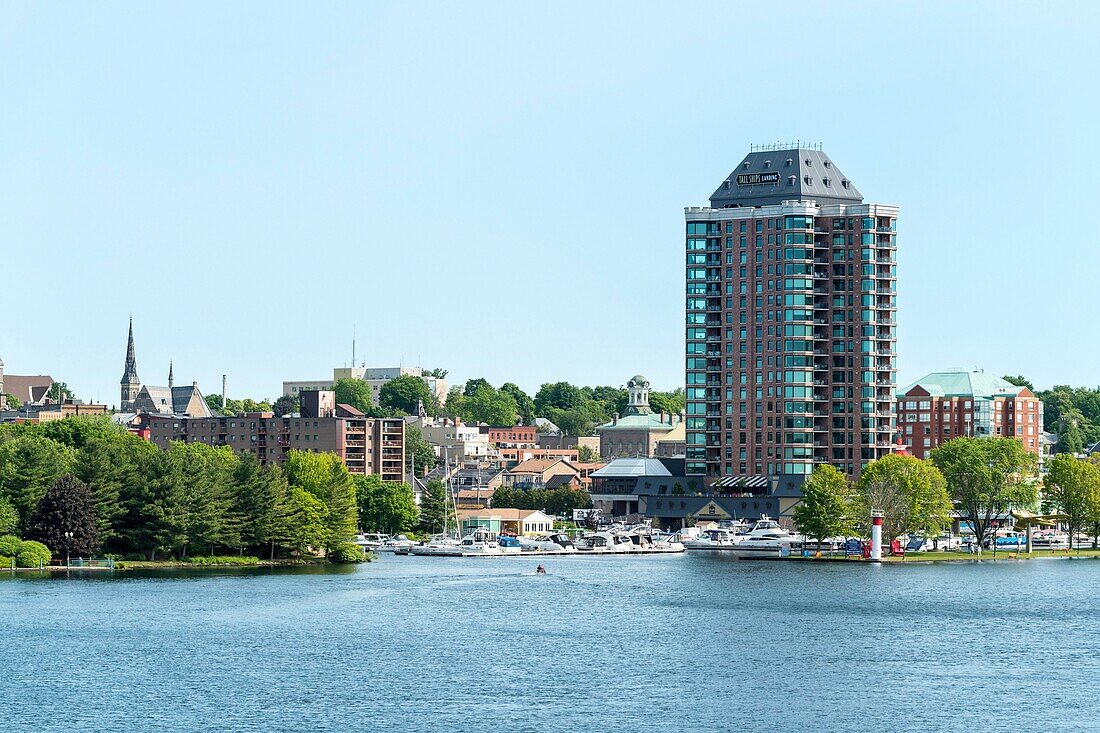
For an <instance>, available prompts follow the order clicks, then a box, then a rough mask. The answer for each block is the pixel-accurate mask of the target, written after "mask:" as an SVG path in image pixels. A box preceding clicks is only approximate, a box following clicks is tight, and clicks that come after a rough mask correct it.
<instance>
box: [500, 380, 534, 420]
mask: <svg viewBox="0 0 1100 733" xmlns="http://www.w3.org/2000/svg"><path fill="white" fill-rule="evenodd" d="M500 391H501V393H502V394H506V395H509V396H510V397H511V398H512V399H513V400H515V403H516V412H517V413H519V416H520V418H521V419H522V420H523V424H524V425H530V424H531V423H533V422H534V420H535V401H534V400H532V399H531V397H530V396H529V395H528V394H527V393H526V392H524V391H523V390H522V389H520V388H519V386H518V385H516V384H513V383H512V382H505V383H504V384H502V385H500Z"/></svg>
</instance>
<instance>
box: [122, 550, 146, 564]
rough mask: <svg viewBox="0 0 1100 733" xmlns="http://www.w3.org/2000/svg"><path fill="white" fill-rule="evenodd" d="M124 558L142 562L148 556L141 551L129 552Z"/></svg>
mask: <svg viewBox="0 0 1100 733" xmlns="http://www.w3.org/2000/svg"><path fill="white" fill-rule="evenodd" d="M122 559H123V560H129V561H131V562H141V561H142V560H145V559H147V558H146V557H145V555H143V554H142V553H140V552H128V553H126V555H125V556H124V557H123V558H122Z"/></svg>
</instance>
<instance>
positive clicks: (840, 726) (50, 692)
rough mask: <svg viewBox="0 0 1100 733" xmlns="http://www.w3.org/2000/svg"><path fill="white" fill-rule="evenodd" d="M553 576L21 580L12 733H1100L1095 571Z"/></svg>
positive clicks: (3, 681) (728, 566) (394, 570)
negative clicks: (745, 732) (995, 732)
mask: <svg viewBox="0 0 1100 733" xmlns="http://www.w3.org/2000/svg"><path fill="white" fill-rule="evenodd" d="M535 564H536V563H535V562H534V561H532V560H530V559H526V558H525V559H522V560H518V559H517V560H511V559H509V560H461V559H434V558H411V557H384V558H383V559H382V560H380V561H379V562H375V563H372V564H370V565H364V566H361V567H357V568H352V569H350V570H347V571H330V572H321V573H318V572H272V571H267V572H265V571H234V572H228V571H227V572H224V573H218V574H211V573H209V572H207V573H201V574H198V573H195V574H181V573H161V574H157V575H153V574H149V575H144V576H138V575H136V574H120V575H116V576H114V577H112V578H107V577H95V578H84V579H69V580H65V579H37V580H36V579H27V578H19V579H0V619H3V621H2V622H0V623H2V626H0V628H2V629H3V638H2V648H0V730H3V731H36V732H37V731H66V732H71V731H142V732H143V731H151V732H156V733H164V732H166V731H215V730H217V731H222V730H232V731H263V732H264V733H274V732H277V731H363V732H364V733H366V732H368V731H490V730H493V731H509V732H511V731H548V732H549V731H590V730H608V731H643V730H658V731H666V730H668V731H726V730H751V731H755V730H768V731H770V732H771V733H776V732H779V731H803V730H817V731H832V730H844V731H865V730H872V729H878V730H889V731H910V730H911V731H949V730H970V731H975V730H1008V729H1012V730H1016V731H1029V730H1043V731H1063V730H1064V731H1070V730H1073V731H1085V730H1098V729H1100V695H1098V694H1097V681H1098V679H1100V677H1098V673H1100V624H1098V623H1097V620H1098V618H1100V617H1098V614H1097V612H1096V604H1097V601H1098V599H1100V562H1097V561H1090V560H1073V561H1065V560H1058V561H1031V562H1018V563H1013V562H1004V563H1001V562H998V563H997V564H996V565H994V564H992V563H985V564H983V565H980V566H979V565H975V564H950V565H910V566H905V567H896V566H886V567H869V566H865V565H863V566H856V565H842V564H817V565H813V566H812V567H811V566H809V565H807V564H802V563H760V562H757V563H753V562H737V561H735V560H730V559H726V558H716V557H707V556H703V555H699V554H689V555H686V556H675V557H641V558H623V559H616V558H563V559H554V558H549V559H546V558H544V559H543V564H544V565H545V566H546V567H547V569H548V570H549V572H550V575H549V576H548V577H541V578H540V577H535V576H534V575H533V570H534V566H535ZM876 721H877V722H876Z"/></svg>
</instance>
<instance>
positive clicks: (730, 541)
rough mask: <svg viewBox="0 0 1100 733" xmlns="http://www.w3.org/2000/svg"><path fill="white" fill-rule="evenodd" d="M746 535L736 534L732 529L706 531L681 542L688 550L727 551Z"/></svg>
mask: <svg viewBox="0 0 1100 733" xmlns="http://www.w3.org/2000/svg"><path fill="white" fill-rule="evenodd" d="M745 536H746V535H740V534H737V533H736V532H735V531H733V530H732V529H708V530H707V531H706V532H703V533H702V534H700V535H696V536H695V537H692V538H691V539H687V540H684V541H683V545H684V547H686V548H687V549H689V550H728V549H730V548H732V547H734V546H735V545H737V543H739V542H740V541H741V540H742V539H744V537H745Z"/></svg>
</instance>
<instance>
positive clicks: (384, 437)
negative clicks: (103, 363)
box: [138, 391, 405, 481]
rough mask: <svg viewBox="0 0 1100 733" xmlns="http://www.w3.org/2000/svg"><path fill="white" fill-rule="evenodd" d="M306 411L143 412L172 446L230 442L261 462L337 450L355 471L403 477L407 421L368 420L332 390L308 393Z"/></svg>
mask: <svg viewBox="0 0 1100 733" xmlns="http://www.w3.org/2000/svg"><path fill="white" fill-rule="evenodd" d="M302 403H303V404H302V409H301V413H300V414H299V415H296V416H289V417H276V416H275V415H274V413H271V412H251V413H242V414H239V415H231V416H216V417H203V418H197V417H187V416H181V415H156V414H142V415H139V416H138V417H139V419H140V420H141V421H142V423H143V424H142V426H141V428H142V429H144V430H147V431H148V436H149V440H150V441H151V442H152V443H154V444H156V445H158V446H160V447H161V448H163V449H167V448H168V446H169V444H170V443H171V442H172V441H183V442H185V443H206V444H208V445H215V446H222V445H228V446H230V447H231V448H233V450H235V451H237V452H238V453H246V452H247V453H251V454H252V455H254V456H256V458H258V459H259V460H260V462H261V463H263V464H265V465H268V464H276V465H282V463H283V462H284V461H285V460H286V456H287V454H288V453H289V452H290V451H292V450H301V451H310V452H313V453H335V454H336V455H338V456H339V457H340V460H342V461H343V462H344V465H346V466H347V467H348V471H350V472H351V473H354V474H378V475H380V476H381V477H382V479H383V480H384V481H404V480H405V473H404V465H405V423H404V421H403V420H402V419H401V418H369V417H366V416H364V415H363V413H362V412H360V411H359V410H357V409H355V408H354V407H351V406H350V405H342V404H339V405H338V404H336V403H335V395H334V394H333V393H332V392H330V391H320V392H311V393H306V394H303V399H302Z"/></svg>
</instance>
